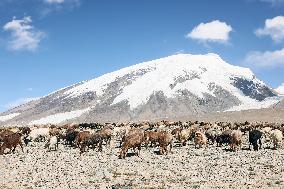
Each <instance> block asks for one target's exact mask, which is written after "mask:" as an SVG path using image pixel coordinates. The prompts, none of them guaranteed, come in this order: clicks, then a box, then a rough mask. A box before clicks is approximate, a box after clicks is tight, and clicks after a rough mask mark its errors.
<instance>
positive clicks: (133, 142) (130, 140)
mask: <svg viewBox="0 0 284 189" xmlns="http://www.w3.org/2000/svg"><path fill="white" fill-rule="evenodd" d="M143 139H144V135H141V134H137V133H134V134H132V135H128V136H127V137H125V140H124V142H123V144H122V147H121V150H120V153H119V157H120V158H123V159H125V157H126V154H127V151H128V149H130V148H132V149H133V151H135V149H136V148H137V149H138V151H137V152H136V155H137V156H139V154H140V150H141V145H142V143H143Z"/></svg>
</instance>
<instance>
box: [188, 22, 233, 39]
mask: <svg viewBox="0 0 284 189" xmlns="http://www.w3.org/2000/svg"><path fill="white" fill-rule="evenodd" d="M232 30H233V29H232V27H231V26H230V25H228V24H226V23H225V22H220V21H219V20H214V21H212V22H209V23H200V24H199V25H198V26H196V27H194V28H193V30H192V31H191V32H190V33H188V34H187V35H186V37H187V38H191V39H195V40H198V41H200V42H205V43H206V42H221V43H226V42H228V40H229V38H230V37H229V35H230V32H231V31H232Z"/></svg>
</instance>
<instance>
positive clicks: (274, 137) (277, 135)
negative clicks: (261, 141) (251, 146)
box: [269, 129, 283, 149]
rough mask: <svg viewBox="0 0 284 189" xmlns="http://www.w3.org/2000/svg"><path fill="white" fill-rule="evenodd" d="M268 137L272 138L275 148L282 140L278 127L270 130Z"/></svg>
mask: <svg viewBox="0 0 284 189" xmlns="http://www.w3.org/2000/svg"><path fill="white" fill-rule="evenodd" d="M269 137H270V139H271V140H272V143H273V147H274V149H276V148H277V147H279V145H280V143H281V142H282V138H283V134H282V132H281V131H280V130H279V129H274V130H271V131H270V133H269Z"/></svg>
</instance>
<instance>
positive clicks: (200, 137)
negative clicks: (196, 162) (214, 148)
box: [194, 131, 208, 148]
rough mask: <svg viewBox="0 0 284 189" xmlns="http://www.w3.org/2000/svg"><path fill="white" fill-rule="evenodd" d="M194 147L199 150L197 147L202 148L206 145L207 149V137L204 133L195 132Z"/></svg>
mask: <svg viewBox="0 0 284 189" xmlns="http://www.w3.org/2000/svg"><path fill="white" fill-rule="evenodd" d="M194 145H195V148H197V145H199V148H201V147H202V145H205V147H208V143H207V137H206V136H205V134H204V133H202V132H200V131H197V132H195V137H194Z"/></svg>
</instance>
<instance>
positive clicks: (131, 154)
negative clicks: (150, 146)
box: [126, 152, 137, 157]
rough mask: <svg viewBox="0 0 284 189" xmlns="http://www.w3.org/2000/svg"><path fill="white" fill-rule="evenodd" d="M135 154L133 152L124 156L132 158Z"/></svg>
mask: <svg viewBox="0 0 284 189" xmlns="http://www.w3.org/2000/svg"><path fill="white" fill-rule="evenodd" d="M136 155H137V154H136V153H135V152H128V153H127V154H126V157H132V156H136Z"/></svg>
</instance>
